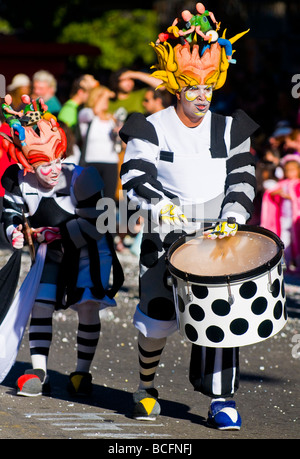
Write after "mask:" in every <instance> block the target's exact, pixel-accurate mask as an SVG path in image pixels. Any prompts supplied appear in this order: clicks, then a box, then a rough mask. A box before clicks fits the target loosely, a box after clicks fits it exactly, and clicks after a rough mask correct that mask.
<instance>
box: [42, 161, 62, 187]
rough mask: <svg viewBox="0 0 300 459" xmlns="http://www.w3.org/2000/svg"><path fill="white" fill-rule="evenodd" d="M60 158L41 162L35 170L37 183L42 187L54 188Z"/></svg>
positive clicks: (59, 171)
mask: <svg viewBox="0 0 300 459" xmlns="http://www.w3.org/2000/svg"><path fill="white" fill-rule="evenodd" d="M61 167H62V163H61V159H56V160H55V161H51V162H49V163H45V164H41V165H40V166H38V167H37V168H36V170H35V173H36V177H37V179H38V182H39V184H40V185H41V186H42V187H44V188H48V189H51V188H54V187H55V185H56V184H57V183H58V179H59V176H60V173H61Z"/></svg>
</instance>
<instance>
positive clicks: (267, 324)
mask: <svg viewBox="0 0 300 459" xmlns="http://www.w3.org/2000/svg"><path fill="white" fill-rule="evenodd" d="M272 331H273V324H272V322H271V320H264V321H263V322H262V323H261V324H260V325H259V327H258V329H257V333H258V335H259V336H260V337H261V338H268V336H270V335H271V333H272Z"/></svg>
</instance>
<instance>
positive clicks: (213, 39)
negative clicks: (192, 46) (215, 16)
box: [205, 29, 219, 43]
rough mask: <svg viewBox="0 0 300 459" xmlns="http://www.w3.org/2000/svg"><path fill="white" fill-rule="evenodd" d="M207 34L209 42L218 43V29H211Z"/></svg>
mask: <svg viewBox="0 0 300 459" xmlns="http://www.w3.org/2000/svg"><path fill="white" fill-rule="evenodd" d="M205 35H207V36H208V37H209V38H210V42H209V43H216V42H217V41H218V38H219V34H218V32H217V31H216V30H213V29H212V30H209V31H208V32H206V34H205Z"/></svg>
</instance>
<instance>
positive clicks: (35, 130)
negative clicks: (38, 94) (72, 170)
mask: <svg viewBox="0 0 300 459" xmlns="http://www.w3.org/2000/svg"><path fill="white" fill-rule="evenodd" d="M5 99H6V101H7V100H8V101H10V98H7V96H6V98H5ZM34 102H36V101H33V106H34V107H35V108H37V110H35V111H32V110H31V108H32V107H31V104H29V109H27V110H26V112H25V114H24V112H15V111H14V110H13V109H12V108H11V107H9V108H7V107H8V105H7V104H3V105H2V110H3V113H4V116H5V118H6V121H7V123H8V124H9V126H10V128H11V135H10V136H8V135H6V134H4V133H2V132H0V135H2V136H3V137H4V138H3V141H2V147H3V149H4V150H5V151H6V152H7V153H8V155H9V156H10V157H11V158H12V159H13V160H14V161H16V162H17V163H19V164H21V166H23V169H24V175H26V173H27V172H34V169H35V168H37V167H38V166H40V165H41V164H45V163H49V162H51V161H54V160H56V159H58V158H63V157H64V156H65V152H66V149H67V139H66V135H65V132H64V131H63V129H62V128H61V127H60V126H59V124H58V123H57V121H56V118H55V117H54V116H53V115H52V114H51V113H49V112H48V111H47V108H48V107H47V106H46V105H44V104H43V101H42V105H39V104H38V105H37V104H36V103H34Z"/></svg>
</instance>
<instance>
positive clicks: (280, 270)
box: [277, 263, 282, 276]
mask: <svg viewBox="0 0 300 459" xmlns="http://www.w3.org/2000/svg"><path fill="white" fill-rule="evenodd" d="M277 272H278V275H279V276H281V274H282V264H281V263H279V264H278V266H277Z"/></svg>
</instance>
